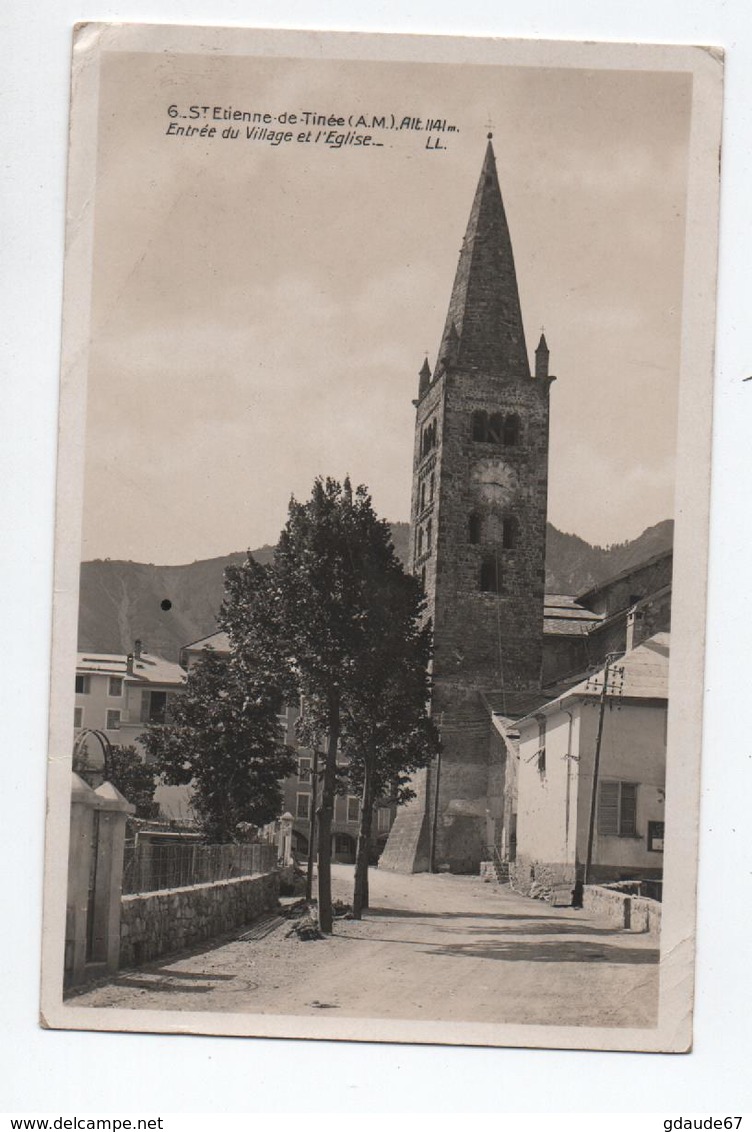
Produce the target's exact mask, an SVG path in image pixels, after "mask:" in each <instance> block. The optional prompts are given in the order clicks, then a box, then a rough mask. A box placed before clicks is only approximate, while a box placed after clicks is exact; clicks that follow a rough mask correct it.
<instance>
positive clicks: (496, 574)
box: [480, 557, 501, 594]
mask: <svg viewBox="0 0 752 1132" xmlns="http://www.w3.org/2000/svg"><path fill="white" fill-rule="evenodd" d="M480 588H481V590H482V591H483V593H487V594H498V593H501V570H500V569H499V564H498V562H497V561H496V558H495V557H494V558H484V559H483V562H482V563H481V567H480Z"/></svg>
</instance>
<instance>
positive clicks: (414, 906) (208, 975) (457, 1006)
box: [73, 866, 658, 1027]
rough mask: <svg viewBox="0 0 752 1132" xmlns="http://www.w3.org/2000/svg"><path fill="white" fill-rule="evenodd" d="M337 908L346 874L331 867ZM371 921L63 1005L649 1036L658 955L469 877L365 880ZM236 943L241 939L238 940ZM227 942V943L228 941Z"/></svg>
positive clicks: (186, 963)
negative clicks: (625, 1029)
mask: <svg viewBox="0 0 752 1132" xmlns="http://www.w3.org/2000/svg"><path fill="white" fill-rule="evenodd" d="M334 874H335V876H334V890H335V895H336V896H339V897H341V898H343V899H346V900H349V899H350V895H351V891H352V869H351V868H349V867H347V866H335V869H334ZM370 883H371V903H372V908H371V910H370V911H369V913H368V914H367V918H366V919H364V920H363V921H361V922H359V923H358V922H355V921H352V920H338V921H336V924H335V933H336V934H335V935H334V936H332V937H329V938H327V939H324V940H316V941H311V942H302V941H301V940H298V939H297V938H295V937H293V938H290V939H288V938H286V932H287V930H288V927H289V925H288V923H287V922H285V923H284V924H281V925H279V926H277V927H276V928H275V929H274V930H273V931H271V932H270V934H268V935H267V936H266V937H265V938H262V939H256V940H250V941H242V940H239V939H237V938H234V939H231V940H229V941H224V942H222V943H220V944H218V945H216V946H213V947H211V948H209V949H207V950H205V951H202V952H200V953H191V954H189V955H182V956H179V957H174V958H172V959H168V960H162V961H159V962H156V963H151V964H149V965H147V966H145V967H141V968H139V969H138V970H134V971H125V972H122V973H121V974H120V975H119V976H118V977H117V978H115V979H114V980H113V981H112V982H111V983H108V984H107V985H105V986H99V987H97V988H95V989H93V990H91V991H89V992H87V993H85V994H81V995H77V996H76V997H75V999H73V1002H75V1004H76V1005H77V1006H116V1007H125V1008H128V1007H132V1008H138V1009H141V1010H144V1009H147V1010H148V1009H160V1010H208V1011H220V1012H221V1011H233V1012H243V1011H248V1012H252V1013H261V1014H311V1015H313V1014H317V1013H318V1012H319V1011H321V1010H331V1011H336V1012H337V1014H338V1015H339V1016H343V1015H346V1016H349V1017H374V1018H408V1019H422V1020H426V1021H477V1022H505V1023H541V1024H547V1025H552V1024H555V1025H569V1026H585V1025H587V1026H638V1027H643V1026H652V1025H654V1023H655V1017H656V1011H657V1000H658V950H657V944H656V942H655V941H654V940H650V939H649V938H648V937H646V936H644V935H632V934H630V933H629V932H621V931H614V930H612V929H611V928H610V927H608V926H604V925H602V924H598V923H596V922H594V921H593V920H591V919H589V918H588V917H587V916H585V914H584V913H583V912H581V911H577V910H575V909H572V908H563V909H555V908H550V907H549V906H548V905H546V904H542V903H540V902H539V901H535V900H528V899H526V898H524V897H520V896H517V895H516V894H515V893H512V892H510V890H509V889H508V888H501V889H500V888H497V887H495V886H491V885H489V884H484V883H482V882H481V881H480V880H479V879H478V878H477V877H455V876H444V875H440V876H428V875H426V874H420V875H417V876H397V875H395V874H393V873H385V872H379V870H378V869H373V870H371V874H370ZM246 930H247V929H246ZM237 934H238V935H239V934H241V933H240V932H238V933H237Z"/></svg>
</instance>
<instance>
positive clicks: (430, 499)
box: [428, 472, 434, 503]
mask: <svg viewBox="0 0 752 1132" xmlns="http://www.w3.org/2000/svg"><path fill="white" fill-rule="evenodd" d="M433 490H434V477H433V472H431V478H430V480H429V481H428V502H429V503H433Z"/></svg>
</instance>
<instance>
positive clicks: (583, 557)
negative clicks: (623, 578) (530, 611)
mask: <svg viewBox="0 0 752 1132" xmlns="http://www.w3.org/2000/svg"><path fill="white" fill-rule="evenodd" d="M673 544H674V522H673V519H664V520H663V522H661V523H656V524H655V526H654V527H648V528H647V529H646V530H644V531H643V532H642V534H641V535H638V537H637V538H636V539H632V540H631V541H630V542H620V543H614V544H613V545H612V546H591V545H590V543H589V542H585V540H584V539H581V538H580V537H579V536H578V535H569V534H564V533H563V532H562V531H559V530H557V529H556V527H553V526H551V524H550V523H549V524H548V535H547V538H546V592H547V593H560V594H575V595H576V594H578V593H583V592H584V591H585V590H588V589H590V588H591V586H595V585H597V584H598V583H600V582H605V581H606V580H607V579H608V578H613V577H615V575H616V574H620V573H621V571H622V570H628V569H629V568H630V567H632V566H637V565H639V563H641V562H645V561H646V560H647V559H648V558H652V557H653V555H654V554H662V553H663V552H664V551H666V550H671V548H672V546H673Z"/></svg>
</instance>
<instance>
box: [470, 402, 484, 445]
mask: <svg viewBox="0 0 752 1132" xmlns="http://www.w3.org/2000/svg"><path fill="white" fill-rule="evenodd" d="M486 422H487V417H486V414H485V413H484V412H483V410H482V409H476V411H475V412H474V413H473V440H477V441H479V442H481V443H482V442H483V441H484V440H485V439H486Z"/></svg>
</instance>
